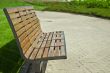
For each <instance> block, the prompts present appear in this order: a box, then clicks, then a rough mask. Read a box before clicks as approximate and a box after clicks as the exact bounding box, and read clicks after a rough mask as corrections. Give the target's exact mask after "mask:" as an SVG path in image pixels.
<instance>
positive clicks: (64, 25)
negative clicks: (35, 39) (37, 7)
mask: <svg viewBox="0 0 110 73" xmlns="http://www.w3.org/2000/svg"><path fill="white" fill-rule="evenodd" d="M37 15H38V17H39V19H40V20H41V26H42V28H43V31H44V32H49V31H56V30H63V31H65V37H66V44H67V55H68V59H67V60H56V61H49V62H48V66H47V70H46V73H110V20H104V19H100V18H95V17H88V16H83V15H75V14H68V13H59V12H39V11H38V12H37Z"/></svg>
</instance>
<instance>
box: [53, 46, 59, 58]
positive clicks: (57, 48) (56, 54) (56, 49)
mask: <svg viewBox="0 0 110 73" xmlns="http://www.w3.org/2000/svg"><path fill="white" fill-rule="evenodd" d="M54 56H60V50H59V47H55V50H54Z"/></svg>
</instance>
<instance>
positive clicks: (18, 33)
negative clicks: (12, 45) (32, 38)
mask: <svg viewBox="0 0 110 73" xmlns="http://www.w3.org/2000/svg"><path fill="white" fill-rule="evenodd" d="M25 31H26V30H25V27H23V28H21V29H20V30H18V31H17V32H16V33H17V36H18V37H19V36H20V35H22V34H23V33H24V32H25Z"/></svg>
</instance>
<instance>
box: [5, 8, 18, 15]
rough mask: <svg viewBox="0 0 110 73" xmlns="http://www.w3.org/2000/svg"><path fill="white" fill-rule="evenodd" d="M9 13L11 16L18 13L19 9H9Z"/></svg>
mask: <svg viewBox="0 0 110 73" xmlns="http://www.w3.org/2000/svg"><path fill="white" fill-rule="evenodd" d="M7 11H8V13H9V14H10V13H15V12H18V10H17V8H8V9H7Z"/></svg>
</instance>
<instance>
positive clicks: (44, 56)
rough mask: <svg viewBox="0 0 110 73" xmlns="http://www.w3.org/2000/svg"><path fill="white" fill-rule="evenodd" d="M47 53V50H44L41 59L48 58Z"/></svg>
mask: <svg viewBox="0 0 110 73" xmlns="http://www.w3.org/2000/svg"><path fill="white" fill-rule="evenodd" d="M48 52H49V48H45V50H44V53H43V58H48Z"/></svg>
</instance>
